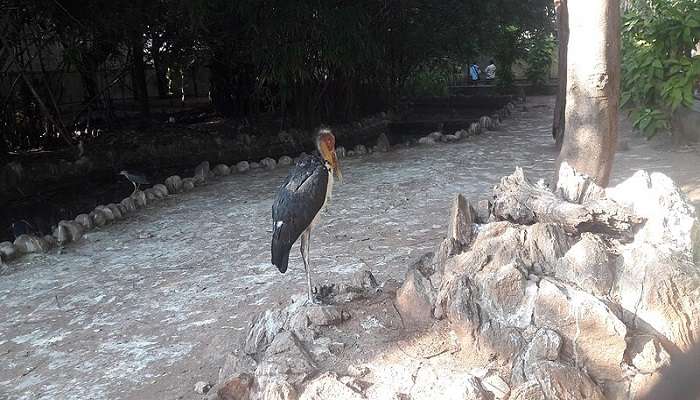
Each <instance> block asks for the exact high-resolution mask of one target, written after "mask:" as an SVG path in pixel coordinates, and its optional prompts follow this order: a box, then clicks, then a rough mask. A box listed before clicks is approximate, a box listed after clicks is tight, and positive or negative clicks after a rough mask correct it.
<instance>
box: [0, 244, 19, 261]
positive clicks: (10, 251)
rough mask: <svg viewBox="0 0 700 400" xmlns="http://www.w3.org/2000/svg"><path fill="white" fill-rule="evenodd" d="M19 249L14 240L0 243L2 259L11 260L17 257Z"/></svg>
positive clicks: (0, 259) (0, 257)
mask: <svg viewBox="0 0 700 400" xmlns="http://www.w3.org/2000/svg"><path fill="white" fill-rule="evenodd" d="M18 255H19V251H18V250H17V248H16V247H15V245H14V243H12V242H2V243H0V261H10V260H14V259H15V258H17V256H18Z"/></svg>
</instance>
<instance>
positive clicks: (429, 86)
mask: <svg viewBox="0 0 700 400" xmlns="http://www.w3.org/2000/svg"><path fill="white" fill-rule="evenodd" d="M454 70H455V66H454V65H449V64H447V63H445V64H439V65H431V66H428V65H426V66H422V67H420V68H418V69H417V70H416V71H415V72H414V73H413V74H411V75H410V76H409V77H408V79H407V81H406V84H405V87H404V94H407V95H410V96H447V85H448V84H449V81H450V78H451V77H452V75H453V72H452V71H454Z"/></svg>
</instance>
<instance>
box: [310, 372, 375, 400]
mask: <svg viewBox="0 0 700 400" xmlns="http://www.w3.org/2000/svg"><path fill="white" fill-rule="evenodd" d="M363 398H364V396H363V395H362V394H361V393H358V392H356V391H354V390H352V389H351V388H349V387H348V386H347V385H345V384H343V383H342V382H341V381H340V380H338V375H336V374H335V373H333V372H326V373H324V374H323V375H321V376H319V377H318V378H316V379H314V380H312V381H311V382H309V384H308V385H306V387H305V388H304V391H303V392H302V393H301V396H300V397H299V400H328V399H343V400H360V399H363Z"/></svg>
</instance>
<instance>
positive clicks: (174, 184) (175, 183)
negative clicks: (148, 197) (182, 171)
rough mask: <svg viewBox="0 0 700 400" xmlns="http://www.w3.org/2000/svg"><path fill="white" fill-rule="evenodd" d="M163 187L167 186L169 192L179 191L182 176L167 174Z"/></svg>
mask: <svg viewBox="0 0 700 400" xmlns="http://www.w3.org/2000/svg"><path fill="white" fill-rule="evenodd" d="M165 187H166V188H168V192H169V193H180V191H181V190H182V178H180V177H179V176H178V175H173V176H169V177H168V178H167V179H166V180H165Z"/></svg>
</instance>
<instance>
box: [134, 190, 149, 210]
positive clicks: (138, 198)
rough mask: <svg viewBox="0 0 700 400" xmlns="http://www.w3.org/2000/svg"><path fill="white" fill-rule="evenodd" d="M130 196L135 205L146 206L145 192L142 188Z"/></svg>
mask: <svg viewBox="0 0 700 400" xmlns="http://www.w3.org/2000/svg"><path fill="white" fill-rule="evenodd" d="M131 198H132V199H134V203H135V204H136V207H139V208H141V207H146V204H148V201H147V199H146V193H144V192H143V191H142V190H138V191H136V193H134V194H132V195H131Z"/></svg>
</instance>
